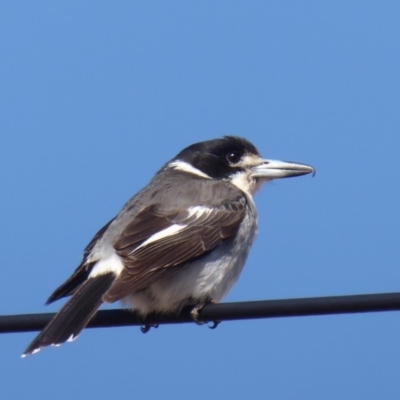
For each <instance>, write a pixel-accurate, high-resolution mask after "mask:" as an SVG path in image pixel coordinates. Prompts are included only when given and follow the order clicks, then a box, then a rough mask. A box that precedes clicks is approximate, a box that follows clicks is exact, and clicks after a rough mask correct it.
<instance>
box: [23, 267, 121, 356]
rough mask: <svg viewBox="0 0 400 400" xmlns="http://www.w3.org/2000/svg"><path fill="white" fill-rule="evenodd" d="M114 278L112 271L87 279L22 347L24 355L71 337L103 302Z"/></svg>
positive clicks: (82, 327)
mask: <svg viewBox="0 0 400 400" xmlns="http://www.w3.org/2000/svg"><path fill="white" fill-rule="evenodd" d="M114 279H115V275H114V274H113V273H108V274H105V275H99V276H96V277H95V278H89V279H88V280H87V281H85V282H84V283H83V284H82V285H81V286H80V287H79V288H78V289H77V290H76V291H75V293H74V294H73V296H72V298H71V299H70V300H69V301H68V302H67V303H66V304H65V305H64V306H63V307H62V308H61V310H60V311H59V312H58V313H57V314H56V316H55V317H54V318H53V319H52V320H51V321H50V322H49V324H48V325H47V326H46V327H45V328H44V329H43V330H42V331H41V332H40V333H39V335H38V336H37V337H36V338H35V339H34V340H33V342H32V343H31V344H30V345H29V346H28V348H27V349H26V350H25V352H24V354H23V357H24V356H26V355H28V354H33V353H36V352H37V351H39V350H40V349H41V348H42V347H46V346H50V345H60V344H62V343H64V342H66V341H68V340H73V339H74V338H76V336H78V335H79V333H80V332H81V331H82V329H84V328H85V326H86V325H87V324H88V322H89V321H90V319H91V318H92V317H93V315H94V314H95V312H96V311H97V309H98V308H99V307H100V306H101V304H102V302H103V301H102V296H103V294H104V293H105V292H106V291H107V290H108V288H109V287H110V286H111V284H112V282H113V281H114Z"/></svg>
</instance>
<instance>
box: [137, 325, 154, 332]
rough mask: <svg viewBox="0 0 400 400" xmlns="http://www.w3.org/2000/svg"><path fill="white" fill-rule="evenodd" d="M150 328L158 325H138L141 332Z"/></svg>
mask: <svg viewBox="0 0 400 400" xmlns="http://www.w3.org/2000/svg"><path fill="white" fill-rule="evenodd" d="M151 328H156V329H157V328H158V325H151V324H146V325H143V326H141V327H140V330H141V331H142V333H147V332H148V331H149V330H150V329H151Z"/></svg>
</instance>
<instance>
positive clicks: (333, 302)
mask: <svg viewBox="0 0 400 400" xmlns="http://www.w3.org/2000/svg"><path fill="white" fill-rule="evenodd" d="M191 309H192V307H185V308H183V309H182V311H181V312H180V313H179V314H177V315H175V314H172V315H158V314H150V315H148V316H147V317H146V318H145V319H143V318H140V317H139V316H138V315H137V314H136V313H134V312H131V311H128V310H102V311H98V312H97V314H96V315H95V317H94V318H93V319H92V321H90V323H89V325H88V326H87V327H88V328H110V327H117V326H129V325H161V324H180V323H188V322H193V320H192V318H191V316H190V311H191ZM396 310H400V293H378V294H364V295H352V296H332V297H310V298H301V299H283V300H263V301H247V302H240V303H219V304H207V305H206V306H205V307H204V308H203V310H202V311H201V312H200V318H199V320H200V321H204V322H207V321H232V320H245V319H258V318H278V317H304V316H311V315H331V314H351V313H366V312H380V311H396ZM54 315H55V313H46V314H21V315H4V316H0V333H13V332H14V333H15V332H31V331H39V330H42V329H43V328H44V327H45V326H46V324H47V323H48V322H49V321H50V320H51V319H52V318H53V317H54Z"/></svg>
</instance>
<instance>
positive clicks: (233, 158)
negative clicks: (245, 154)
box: [226, 151, 241, 164]
mask: <svg viewBox="0 0 400 400" xmlns="http://www.w3.org/2000/svg"><path fill="white" fill-rule="evenodd" d="M240 158H241V155H240V153H238V152H237V151H230V152H229V153H228V154H227V155H226V159H227V160H228V161H229V162H230V163H231V164H236V163H238V162H239V161H240Z"/></svg>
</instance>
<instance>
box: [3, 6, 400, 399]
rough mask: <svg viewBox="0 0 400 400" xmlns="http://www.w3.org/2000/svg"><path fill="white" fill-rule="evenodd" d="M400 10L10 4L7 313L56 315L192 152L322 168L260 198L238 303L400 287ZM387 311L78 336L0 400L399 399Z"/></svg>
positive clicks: (24, 340)
mask: <svg viewBox="0 0 400 400" xmlns="http://www.w3.org/2000/svg"><path fill="white" fill-rule="evenodd" d="M399 19H400V4H399V3H398V2H397V1H382V2H376V1H351V2H349V1H335V2H318V1H304V2H296V1H268V2H267V1H252V2H242V1H218V2H195V1H187V2H183V1H180V2H178V1H175V2H155V1H148V2H136V1H121V2H106V1H103V2H94V1H86V2H66V1H60V2H45V1H41V2H26V1H25V2H24V1H20V2H18V3H15V2H14V3H13V2H4V3H3V4H2V5H1V7H0V41H1V42H0V43H1V53H2V56H1V62H0V135H1V140H0V143H1V146H0V182H1V187H2V195H1V196H0V221H1V230H0V242H1V252H0V266H1V268H0V308H1V311H0V314H1V315H5V314H19V313H40V312H48V311H56V310H57V309H58V308H59V307H60V304H59V303H56V304H53V305H51V306H49V307H45V306H44V305H43V303H44V301H45V300H46V298H47V296H48V295H49V294H50V293H51V292H52V291H53V289H54V288H55V287H57V286H58V285H59V284H60V283H62V282H63V281H64V280H65V279H66V278H67V277H68V276H69V274H70V273H71V272H72V271H73V270H74V269H75V267H76V266H77V265H78V263H79V261H80V257H81V255H82V250H83V248H84V247H85V245H86V244H87V242H88V241H89V240H90V239H91V237H92V235H93V234H94V233H95V232H96V231H97V230H98V229H99V228H100V227H101V226H102V225H104V224H105V223H106V222H107V221H108V220H109V219H111V218H112V217H113V216H114V215H115V214H116V213H117V212H118V211H119V209H120V207H121V206H122V205H123V204H124V202H125V201H126V200H127V199H128V198H129V197H130V196H132V195H133V194H134V193H135V192H137V191H138V190H139V189H140V188H142V187H143V186H144V185H145V184H146V183H147V182H148V180H149V179H150V178H151V176H152V175H153V174H154V173H155V172H156V171H157V170H158V168H159V167H160V166H161V165H162V164H163V163H164V162H166V161H167V160H169V159H170V158H172V157H173V156H174V155H175V154H176V153H178V151H179V150H181V149H182V148H183V147H185V146H186V145H189V144H191V143H193V142H197V141H201V140H205V139H210V138H214V137H218V136H222V135H225V134H236V135H240V136H245V137H246V138H248V139H249V140H251V141H252V142H254V143H255V144H256V146H257V147H258V148H259V150H260V151H261V153H262V154H263V156H265V157H269V158H275V159H284V160H291V161H298V162H303V163H307V164H311V165H313V166H315V168H316V169H317V175H316V176H315V178H313V179H312V178H310V177H308V176H307V177H302V178H297V179H288V180H283V181H277V182H274V183H271V184H269V185H268V186H266V187H264V188H263V189H262V190H261V192H260V193H259V194H258V195H257V197H256V203H257V206H258V209H259V219H260V227H259V234H258V237H257V240H256V243H255V245H254V247H253V250H252V252H251V255H250V257H249V259H248V262H247V265H246V267H245V269H244V271H243V274H242V276H241V279H240V280H239V282H238V283H237V285H236V286H235V287H234V288H233V290H232V291H231V292H230V294H229V295H228V297H227V299H226V300H227V301H245V300H261V299H278V298H294V297H309V296H324V295H342V294H343V295H344V294H361V293H379V292H393V291H399V290H400V268H399V259H400V255H399V226H400V211H399V204H400V184H399V182H400V180H399V162H398V160H399V149H400V135H399V127H400V74H399V71H400V24H399ZM399 331H400V322H399V314H398V313H395V312H391V313H380V314H365V315H346V316H323V317H307V318H284V319H276V320H274V319H271V320H259V321H243V322H226V323H222V324H221V325H220V326H219V327H218V329H216V330H209V329H207V328H206V327H198V326H195V325H194V324H190V325H183V326H162V327H160V328H159V329H158V330H154V331H151V332H150V333H148V334H147V335H143V334H142V333H141V332H140V330H139V329H138V328H115V329H96V330H90V331H85V332H83V334H82V335H81V336H80V337H79V339H78V340H76V341H75V342H74V343H73V344H67V345H64V346H62V347H60V348H50V349H46V350H45V351H43V352H41V353H39V354H38V355H35V356H33V357H28V358H26V359H23V360H21V359H20V357H19V356H20V354H21V352H22V351H23V350H24V348H25V347H26V346H27V344H28V343H29V342H30V340H31V339H32V338H33V336H34V334H33V333H24V334H22V333H21V334H9V335H1V336H0V351H1V360H0V374H1V376H2V385H1V387H0V395H1V398H7V399H26V398H31V397H32V396H34V397H35V398H44V399H46V398H58V399H71V398H74V399H84V398H97V399H100V400H101V399H109V398H110V397H111V396H114V397H115V396H119V397H127V396H129V397H130V398H143V397H146V398H155V399H158V398H167V399H168V398H174V399H187V398H190V399H203V398H205V397H207V398H222V399H225V398H229V399H243V398H252V399H265V398H273V399H307V400H308V399H321V398H323V399H337V398H341V399H355V398H363V399H376V398H384V399H398V398H399V396H400V382H399V378H398V365H399V358H400V345H399Z"/></svg>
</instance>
